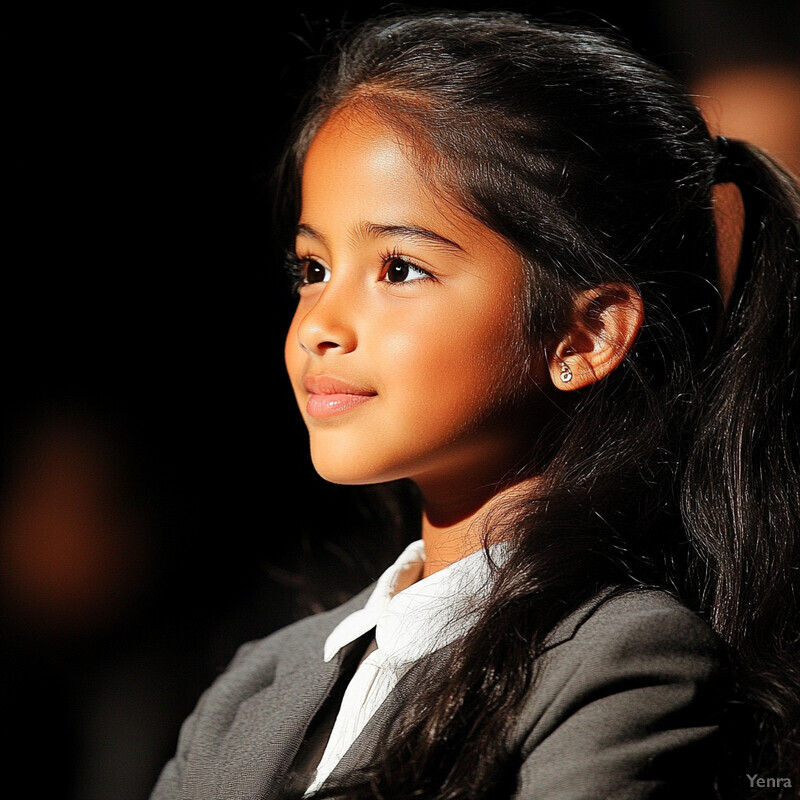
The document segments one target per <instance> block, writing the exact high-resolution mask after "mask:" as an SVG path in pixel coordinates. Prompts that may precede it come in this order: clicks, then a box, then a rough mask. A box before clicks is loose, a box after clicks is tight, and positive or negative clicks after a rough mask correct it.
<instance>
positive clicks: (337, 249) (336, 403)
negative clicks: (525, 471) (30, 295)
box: [285, 109, 632, 575]
mask: <svg viewBox="0 0 800 800" xmlns="http://www.w3.org/2000/svg"><path fill="white" fill-rule="evenodd" d="M410 152H411V151H410V148H409V147H408V145H407V144H406V143H405V142H404V141H403V140H402V139H401V138H400V137H399V136H398V134H397V133H396V132H394V131H393V130H392V129H391V128H389V127H387V125H386V124H385V123H384V122H383V121H381V120H379V119H378V118H374V117H372V116H370V115H369V113H368V112H365V111H363V110H353V109H344V110H340V111H339V112H338V113H336V114H334V115H333V116H332V117H331V118H329V119H328V121H327V122H326V123H325V124H324V125H323V127H322V128H321V130H320V131H319V132H318V134H317V135H316V137H315V138H314V141H313V142H312V144H311V147H310V149H309V152H308V154H307V158H306V161H305V165H304V170H303V182H302V208H301V214H300V220H299V224H298V229H297V238H296V253H297V257H298V273H299V278H300V280H301V285H300V288H299V301H298V305H297V309H296V313H295V315H294V319H293V321H292V324H291V327H290V329H289V332H288V335H287V339H286V346H285V358H286V366H287V370H288V373H289V376H290V379H291V382H292V386H293V389H294V392H295V396H296V399H297V403H298V406H299V408H300V411H301V413H302V415H303V419H304V421H305V423H306V426H307V428H308V432H309V440H310V447H311V457H312V460H313V463H314V466H315V468H316V470H317V471H318V472H319V474H320V475H321V476H322V477H323V478H325V479H327V480H330V481H333V482H336V483H343V484H368V483H381V482H385V481H392V480H397V479H401V478H407V479H410V480H412V481H414V482H415V483H416V485H417V486H418V488H419V490H420V494H421V497H422V500H423V519H422V537H423V539H424V540H425V545H426V563H425V566H424V572H423V575H425V574H430V573H432V572H434V571H436V570H438V569H441V568H443V567H444V566H446V565H448V564H450V563H452V562H453V561H455V560H457V559H459V558H462V557H463V556H465V555H467V554H469V553H471V552H474V551H475V550H477V549H479V548H480V547H481V546H482V539H481V533H482V526H481V524H480V523H481V522H483V521H484V520H485V518H486V515H487V514H489V513H490V512H491V510H492V509H493V508H494V507H496V506H497V505H498V504H499V503H502V502H504V501H506V500H508V499H509V498H512V497H513V496H515V495H516V494H517V493H518V492H520V491H526V492H527V491H529V490H530V489H531V488H532V487H531V486H530V485H529V484H530V483H531V481H535V478H528V479H526V480H525V481H520V482H518V483H514V482H509V481H507V479H506V477H507V475H508V474H509V473H510V472H511V471H512V470H514V469H515V468H517V467H519V466H520V465H521V464H522V463H524V461H525V460H526V457H527V456H528V455H529V451H530V448H531V446H532V443H533V441H534V438H535V436H536V434H537V432H538V431H539V430H540V428H541V426H542V425H544V424H546V422H547V420H548V418H549V417H550V416H551V415H552V413H553V410H554V408H555V403H554V401H553V398H554V396H555V394H556V392H554V391H553V387H554V385H555V386H556V387H557V388H558V389H561V390H567V391H569V390H573V389H576V388H580V387H581V386H584V385H587V383H590V382H592V381H594V380H597V379H598V377H599V376H600V375H602V374H605V372H606V371H609V370H610V369H613V367H614V366H615V364H616V363H618V360H619V359H618V356H619V350H620V348H618V347H613V345H615V343H614V342H609V339H608V337H607V336H605V331H604V326H603V325H600V324H598V321H597V320H598V315H597V313H596V311H597V308H596V306H597V293H595V296H594V297H592V298H583V299H584V300H585V303H584V305H586V306H588V305H589V304H590V302H589V301H590V300H594V301H595V310H594V311H593V314H592V322H591V324H588V323H587V324H586V325H583V326H582V325H581V319H582V317H581V315H580V313H578V314H577V316H576V322H575V324H574V326H573V335H572V337H571V340H572V344H570V336H567V337H566V338H565V340H564V341H563V342H561V343H558V345H557V346H555V347H554V348H553V353H552V355H551V357H550V359H549V361H548V360H546V359H545V357H544V355H543V354H540V353H534V352H532V348H531V346H530V345H529V337H528V335H527V334H526V332H525V331H526V327H525V324H524V320H523V314H522V308H521V306H522V304H521V298H522V297H523V296H524V294H523V293H524V292H525V270H526V268H525V266H524V264H523V261H522V259H521V257H520V256H519V254H518V253H517V252H516V251H515V250H514V248H513V247H512V246H511V245H510V244H509V243H508V242H507V241H506V240H505V239H503V238H502V237H501V236H500V235H499V234H497V233H495V232H494V231H492V230H490V229H489V228H487V227H486V226H485V225H483V224H482V223H481V222H479V221H478V220H476V219H475V218H474V217H472V216H470V215H469V214H467V213H466V212H464V211H462V210H460V209H459V208H458V206H457V205H456V204H455V203H454V202H452V200H451V199H449V198H447V197H446V196H444V195H443V194H442V192H440V191H438V190H437V187H435V186H431V185H429V184H428V183H426V182H425V181H424V180H423V179H422V177H421V176H420V174H419V172H418V170H417V169H416V167H415V166H414V162H413V160H412V159H411V158H410ZM608 294H609V296H612V295H613V297H614V298H615V299H614V300H613V302H610V306H609V309H610V310H608V311H607V312H603V313H601V314H600V318H601V319H603V318H604V317H605V318H607V319H609V320H611V321H613V320H616V318H617V317H618V316H619V315H618V314H616V313H614V309H615V308H618V307H621V305H623V303H622V301H620V299H619V298H620V293H619V291H616V290H615V292H613V293H608ZM576 308H578V309H579V308H580V304H579V305H577V306H576ZM629 338H630V340H632V336H631V337H629ZM609 345H611V346H612V348H611V350H610V349H609ZM562 360H563V361H567V362H568V363H569V365H570V367H571V369H572V371H573V374H574V378H573V380H572V381H571V382H570V383H569V384H568V385H566V384H563V383H562V382H561V380H560V372H561V370H560V365H561V362H562ZM595 362H596V363H597V368H598V370H599V373H598V374H595V371H594V369H593V365H594V364H595Z"/></svg>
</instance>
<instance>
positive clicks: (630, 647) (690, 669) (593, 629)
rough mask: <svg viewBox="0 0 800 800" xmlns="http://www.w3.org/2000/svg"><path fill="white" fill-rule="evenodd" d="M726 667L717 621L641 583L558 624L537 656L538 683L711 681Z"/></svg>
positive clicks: (604, 595)
mask: <svg viewBox="0 0 800 800" xmlns="http://www.w3.org/2000/svg"><path fill="white" fill-rule="evenodd" d="M724 671H725V670H724V655H723V648H722V644H721V642H720V640H719V638H718V637H717V635H716V634H715V633H714V631H713V630H712V629H711V626H710V625H709V624H708V623H707V622H706V621H705V620H703V619H702V618H701V617H700V616H699V615H698V614H696V613H695V612H693V611H692V610H690V609H689V608H687V607H686V606H685V605H684V604H683V603H682V602H681V601H680V600H678V599H677V598H675V597H674V596H673V595H671V594H669V593H667V592H665V591H662V590H658V589H644V588H643V589H632V590H626V591H622V592H620V591H608V592H603V593H601V594H599V595H598V596H596V597H594V598H593V599H592V600H590V601H589V602H588V603H585V604H584V605H583V606H582V607H581V608H579V609H577V610H576V611H575V612H574V613H572V614H571V615H570V616H569V617H567V618H566V619H565V620H564V621H563V622H562V623H561V624H560V625H558V626H557V627H556V629H555V630H554V631H553V632H552V633H551V634H550V636H549V637H548V638H547V640H546V642H545V649H544V652H543V654H542V656H541V657H540V659H539V668H538V679H537V680H538V683H537V686H538V687H539V690H540V691H541V690H542V689H543V688H544V687H546V686H548V685H550V684H553V686H554V687H555V686H559V685H562V684H564V683H565V682H567V681H568V682H569V683H570V684H571V685H572V686H573V687H574V688H576V689H577V688H578V687H579V686H584V685H585V686H596V685H597V684H599V683H603V682H604V681H614V682H616V684H617V685H623V683H624V680H625V678H626V676H627V677H629V678H631V679H632V680H635V681H638V682H639V684H640V685H641V684H642V683H644V682H646V681H647V680H648V679H650V680H651V681H652V682H653V683H654V684H668V683H684V684H687V685H688V684H708V683H710V682H713V681H717V680H719V679H720V678H721V677H722V676H723V675H724Z"/></svg>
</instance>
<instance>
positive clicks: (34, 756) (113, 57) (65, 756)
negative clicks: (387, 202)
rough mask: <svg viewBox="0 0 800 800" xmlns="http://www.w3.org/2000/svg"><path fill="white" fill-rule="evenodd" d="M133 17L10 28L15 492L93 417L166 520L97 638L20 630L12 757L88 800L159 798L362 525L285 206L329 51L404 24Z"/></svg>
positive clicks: (7, 316) (626, 18) (678, 65)
mask: <svg viewBox="0 0 800 800" xmlns="http://www.w3.org/2000/svg"><path fill="white" fill-rule="evenodd" d="M488 5H489V4H486V3H483V4H469V3H461V4H456V6H455V7H458V8H468V7H487V6H488ZM504 5H505V7H509V4H504ZM708 5H711V6H713V5H714V4H704V3H697V4H695V7H696V8H699V9H702V8H705V7H706V6H708ZM512 7H514V6H513V4H512ZM516 7H520V6H516ZM521 7H522V8H525V9H527V10H532V11H533V12H534V13H539V14H550V13H552V12H554V11H557V12H559V13H561V12H563V11H564V9H565V7H564V6H559V5H555V4H549V3H542V4H527V5H525V6H521ZM727 7H728V8H730V9H731V13H744V11H741V12H737V11H736V7H737V4H736V3H731V4H727ZM110 8H112V7H111V6H107V7H106V8H105V9H103V10H96V11H89V10H83V11H81V10H78V9H75V8H66V7H62V8H61V9H60V10H55V11H54V10H49V11H45V10H44V8H43V7H42V8H40V9H38V10H37V9H31V10H30V11H28V12H27V13H26V14H25V15H24V16H23V15H21V14H18V15H17V16H16V17H14V16H10V17H9V18H8V19H7V21H6V39H7V40H8V42H9V44H10V47H9V48H8V52H9V56H10V57H9V59H8V60H7V70H8V71H7V75H6V78H7V79H6V89H5V92H4V100H3V104H4V107H5V108H4V113H3V117H4V120H5V121H4V124H3V128H4V134H5V135H4V139H5V144H4V147H3V152H4V155H5V169H4V177H5V185H6V192H5V194H6V201H5V206H6V211H5V215H4V216H5V225H4V229H5V235H6V237H7V239H6V241H7V246H6V248H4V249H5V256H4V262H3V266H2V272H1V273H0V274H2V290H0V303H1V304H2V305H1V306H0V320H1V322H2V376H3V392H2V404H3V405H2V408H3V447H4V453H3V455H4V472H3V480H4V484H3V485H4V487H6V488H7V487H8V485H10V483H11V482H12V478H13V472H14V468H15V463H16V460H17V459H18V458H19V453H20V448H23V447H24V442H25V439H24V436H25V435H26V432H27V431H29V430H31V429H32V428H36V426H41V425H42V421H43V420H45V421H47V420H50V421H52V420H54V419H55V420H58V419H61V418H70V417H74V416H77V417H79V418H81V419H84V420H89V421H90V424H93V425H97V426H99V427H100V428H101V429H102V430H103V431H104V433H105V434H107V436H108V438H109V441H110V442H111V443H112V447H113V448H115V451H116V453H117V456H118V458H119V460H120V461H121V462H123V463H124V466H125V471H124V474H125V475H126V480H128V482H129V483H128V485H127V486H126V489H125V491H126V492H127V493H128V494H129V496H130V497H131V498H132V502H133V503H134V505H136V506H137V507H139V508H140V509H145V510H146V517H147V519H148V521H149V522H148V524H149V530H148V538H149V547H150V550H148V553H149V555H148V558H149V560H148V561H147V564H146V568H145V569H144V570H143V575H142V589H141V592H139V594H138V595H137V597H136V598H135V601H133V602H131V604H130V607H128V608H127V609H126V610H124V611H122V612H120V613H119V614H118V615H117V616H115V617H113V618H112V619H111V620H110V621H107V622H106V623H105V624H104V626H103V627H102V628H98V629H96V630H93V631H91V632H90V633H86V632H83V633H82V634H81V635H80V636H75V637H71V638H70V637H69V636H65V637H54V638H55V639H56V640H57V641H49V640H47V639H46V637H45V636H43V635H42V636H38V635H34V634H33V633H29V634H25V633H23V634H20V633H19V632H18V631H15V632H13V633H11V634H9V636H8V637H7V638H8V642H9V643H8V644H7V645H6V649H7V652H6V653H5V657H4V661H5V669H6V670H7V671H8V676H7V677H5V678H4V690H3V691H4V706H3V709H2V711H3V720H4V721H3V727H4V729H5V731H6V734H5V735H6V738H7V741H6V744H5V754H6V756H7V757H9V765H11V764H13V765H14V768H15V770H16V771H18V772H24V773H26V774H32V773H33V772H35V773H36V778H35V781H36V784H37V785H38V786H39V788H40V790H41V791H40V792H38V793H39V794H41V796H46V795H47V794H48V793H52V794H53V795H54V796H59V797H61V798H63V800H69V798H71V797H75V798H78V800H93V798H94V797H103V798H104V799H105V800H115V798H119V800H134V798H135V797H144V796H146V793H147V791H148V789H149V787H150V785H151V784H152V781H153V780H154V779H155V774H156V772H157V766H159V765H160V760H161V759H162V758H166V757H167V755H168V753H169V752H171V751H172V749H173V748H174V745H175V737H176V735H177V728H178V725H179V722H180V720H181V719H182V718H183V716H184V715H185V714H186V713H188V711H189V710H190V709H191V707H192V705H193V704H194V701H195V700H196V697H197V694H198V693H199V691H200V690H201V689H202V688H203V687H204V686H205V685H206V684H207V683H208V682H209V681H210V680H211V679H212V678H213V676H214V675H215V674H216V672H217V671H218V670H219V669H220V668H221V667H222V666H223V665H224V663H225V662H226V661H227V660H228V659H229V658H230V656H231V655H232V652H233V649H234V648H235V645H236V644H237V643H238V642H240V641H242V640H244V639H246V638H250V637H252V636H259V635H263V634H265V633H267V632H268V631H269V630H271V629H273V628H274V627H277V625H279V624H283V623H284V622H286V621H288V620H289V619H291V618H293V617H294V616H297V615H298V614H299V613H303V612H302V609H301V608H300V607H299V606H297V605H296V604H294V599H293V587H295V584H294V583H292V578H291V576H292V575H293V574H295V573H303V572H304V570H307V574H312V573H313V571H314V568H315V566H317V565H318V564H325V565H326V564H328V563H329V561H327V560H326V558H325V557H324V555H323V552H322V551H325V552H328V551H329V550H330V549H331V546H333V547H334V549H335V548H336V547H338V546H339V545H341V543H342V542H343V541H344V540H346V539H347V536H348V534H349V533H350V532H351V530H352V528H351V527H350V526H351V525H356V524H357V523H355V522H354V521H353V516H352V514H353V512H352V511H351V510H350V506H349V505H348V503H349V496H348V495H347V493H346V492H344V491H340V490H339V489H338V488H337V487H330V486H327V485H324V484H323V483H322V482H321V481H320V480H319V479H318V478H317V477H316V476H315V475H314V473H313V470H312V469H311V468H310V464H309V462H308V455H307V452H306V446H305V434H304V431H303V428H302V425H301V421H300V417H299V414H298V412H297V410H296V408H295V407H294V404H293V400H292V398H291V395H290V391H289V387H288V381H287V380H286V378H285V375H284V371H283V365H282V347H283V336H284V332H285V329H286V326H287V324H288V320H289V317H290V314H291V304H292V303H291V296H290V294H289V292H288V288H287V285H286V283H285V281H284V279H283V275H282V272H281V265H280V262H279V258H277V255H276V252H275V248H274V241H273V238H272V235H271V229H270V224H269V211H270V200H271V198H270V196H269V191H268V189H269V176H270V173H271V170H272V168H273V166H274V164H275V161H276V159H277V158H278V154H279V152H280V148H281V145H282V142H283V141H284V139H285V136H286V133H287V129H288V124H289V119H290V116H291V113H292V110H293V109H294V107H295V104H296V101H297V98H298V97H299V95H300V92H301V91H302V87H303V85H304V81H305V77H306V74H307V70H308V67H309V64H310V63H312V62H309V57H310V56H311V54H312V53H313V52H314V50H315V46H316V43H317V42H318V41H319V39H320V37H321V36H322V35H324V32H325V31H326V29H328V28H336V27H338V25H339V23H340V22H341V21H343V20H350V21H356V20H358V19H360V18H363V17H364V16H366V15H367V14H369V13H371V12H373V11H374V10H375V9H377V8H379V6H378V5H377V4H354V3H339V4H337V3H324V4H323V3H317V4H314V3H303V4H301V5H300V6H299V7H298V8H297V10H293V11H291V12H289V11H287V10H282V11H281V12H279V13H276V12H274V11H267V10H266V8H264V7H261V8H259V9H258V10H253V6H252V5H248V6H246V7H245V6H243V7H242V8H241V9H237V8H236V7H235V6H234V5H231V4H225V5H222V4H219V5H218V6H216V7H215V6H214V5H211V6H208V7H206V9H205V10H203V11H200V10H198V9H197V8H194V9H190V10H186V11H185V12H183V11H178V10H177V9H171V10H170V9H165V8H164V7H163V6H161V7H159V8H151V9H147V8H145V7H144V6H141V5H138V6H136V5H130V6H127V7H126V6H124V5H114V6H113V10H109V9H110ZM570 8H571V7H570ZM579 9H580V11H579V13H578V14H577V18H579V19H580V18H591V15H593V14H596V15H599V16H600V17H603V18H605V19H607V20H608V21H610V22H612V23H614V24H616V25H618V26H619V27H620V28H621V29H622V30H623V32H624V33H626V34H627V35H628V36H629V38H631V39H632V40H633V42H634V44H635V45H636V46H637V47H639V49H641V50H644V51H645V52H646V53H647V54H648V55H650V56H651V57H653V58H654V59H656V60H658V61H660V62H661V63H663V64H664V65H665V66H668V67H669V68H671V69H674V70H675V71H677V72H679V73H681V72H684V73H686V74H687V75H689V74H691V72H692V69H693V68H694V66H696V64H697V63H699V61H700V60H701V59H702V58H703V52H702V51H699V50H693V49H691V48H693V47H695V44H694V41H695V40H694V39H693V37H691V36H689V35H688V33H689V32H691V31H692V29H693V24H692V20H691V18H686V17H681V14H682V13H684V12H683V4H681V3H674V4H672V3H663V4H659V3H653V4H647V3H640V4H630V3H626V2H620V3H613V2H606V3H603V2H595V3H592V2H584V3H581V4H579ZM775 10H776V17H780V14H779V13H777V12H778V8H777V6H776V8H775ZM712 11H713V8H712ZM709 13H711V12H709ZM573 16H575V15H573ZM676 19H677V22H676V21H675V20H676ZM687 19H688V20H689V21H688V22H687ZM711 19H712V20H714V19H716V20H717V23H716V24H718V26H719V29H722V28H723V27H724V26H723V24H722V23H723V21H724V20H721V19H719V18H715V17H713V15H712V17H711ZM744 19H747V17H746V16H745V17H744ZM670 20H671V22H670ZM741 21H742V20H740V22H741ZM779 27H782V26H779ZM681 31H683V32H684V33H687V35H686V36H684V37H681ZM765 36H766V34H765ZM707 41H708V42H709V44H710V43H711V42H712V37H710V36H709V37H708V39H707ZM713 41H716V40H713ZM331 543H333V545H331ZM326 548H327V549H326ZM376 569H377V565H370V566H368V567H364V568H361V567H359V568H358V569H356V570H355V571H354V576H355V577H353V576H350V578H349V579H350V580H351V581H353V584H352V585H353V586H355V585H356V583H358V582H359V581H362V582H366V580H368V579H369V578H370V577H371V575H372V572H374V571H375V570H376ZM371 571H372V572H371ZM287 576H288V577H287ZM287 580H288V583H287ZM331 583H332V584H333V585H335V584H336V581H335V580H331ZM343 584H344V585H346V589H349V588H350V587H349V584H347V581H344V582H343ZM12 627H13V626H12ZM102 687H108V689H107V692H106V694H103V693H102V691H101V689H102ZM100 695H102V697H99V696H100ZM109 697H110V698H111V699H110V700H109ZM114 703H116V704H117V705H116V706H115V705H114ZM95 708H97V709H100V710H99V711H97V713H94V712H93V711H92V709H95ZM114 708H116V709H117V711H116V712H113V711H109V709H114ZM137 709H138V711H137ZM142 709H144V711H142ZM90 712H91V713H90ZM126 748H127V750H128V751H129V753H136V754H137V757H136V758H133V757H132V756H130V755H127V756H126V755H125V753H124V752H123V751H124V750H125V749H126ZM42 767H44V768H42ZM29 770H30V771H31V772H30V773H29Z"/></svg>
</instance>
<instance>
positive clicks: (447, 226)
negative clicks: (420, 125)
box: [300, 107, 499, 250]
mask: <svg viewBox="0 0 800 800" xmlns="http://www.w3.org/2000/svg"><path fill="white" fill-rule="evenodd" d="M420 139H421V137H414V138H413V140H412V139H411V137H409V136H408V135H407V134H406V133H404V132H402V131H400V130H398V129H397V128H396V127H393V126H392V125H391V124H389V123H388V122H387V121H386V120H385V119H384V118H382V117H381V116H380V115H379V114H378V113H376V112H374V111H373V112H370V111H369V110H366V109H364V108H363V107H359V108H356V109H352V108H345V109H342V110H340V111H338V112H336V113H335V114H333V115H332V116H331V117H330V118H329V119H328V120H327V121H326V122H325V123H324V124H323V125H322V127H321V128H320V130H319V131H318V132H317V134H316V135H315V137H314V139H313V140H312V142H311V145H310V147H309V150H308V153H307V155H306V159H305V163H304V167H303V181H302V210H301V220H300V222H301V223H304V224H307V225H309V226H312V227H314V228H317V227H320V226H324V223H325V222H328V223H330V224H338V223H344V222H345V221H349V224H351V225H353V226H354V227H355V226H358V225H361V226H363V225H364V224H365V223H367V224H370V223H374V224H377V225H381V224H384V225H409V226H410V225H417V226H420V225H423V224H424V226H425V227H427V228H432V229H433V230H436V232H437V233H439V234H440V235H441V236H443V237H445V238H448V239H452V240H458V241H459V243H460V244H461V246H462V247H463V248H464V249H465V250H467V249H468V248H469V244H470V242H471V241H472V240H474V239H476V238H478V239H480V238H486V237H487V236H488V237H489V238H495V237H497V238H499V237H498V235H497V234H495V233H494V232H493V231H490V230H489V229H488V228H487V227H486V226H485V225H483V223H481V222H480V221H479V220H477V219H476V218H475V217H473V216H472V215H471V214H469V213H468V212H466V211H465V210H464V209H463V208H462V207H461V205H460V203H459V202H458V201H457V200H456V199H455V198H454V197H453V196H452V195H451V194H448V193H447V192H446V191H445V190H444V189H443V187H442V186H441V185H438V184H437V183H436V182H435V181H434V180H432V179H431V177H430V174H431V170H430V169H429V167H430V166H431V165H432V164H434V163H435V159H434V158H432V155H431V153H430V152H428V151H426V150H425V148H426V145H425V144H424V143H421V142H420Z"/></svg>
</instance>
